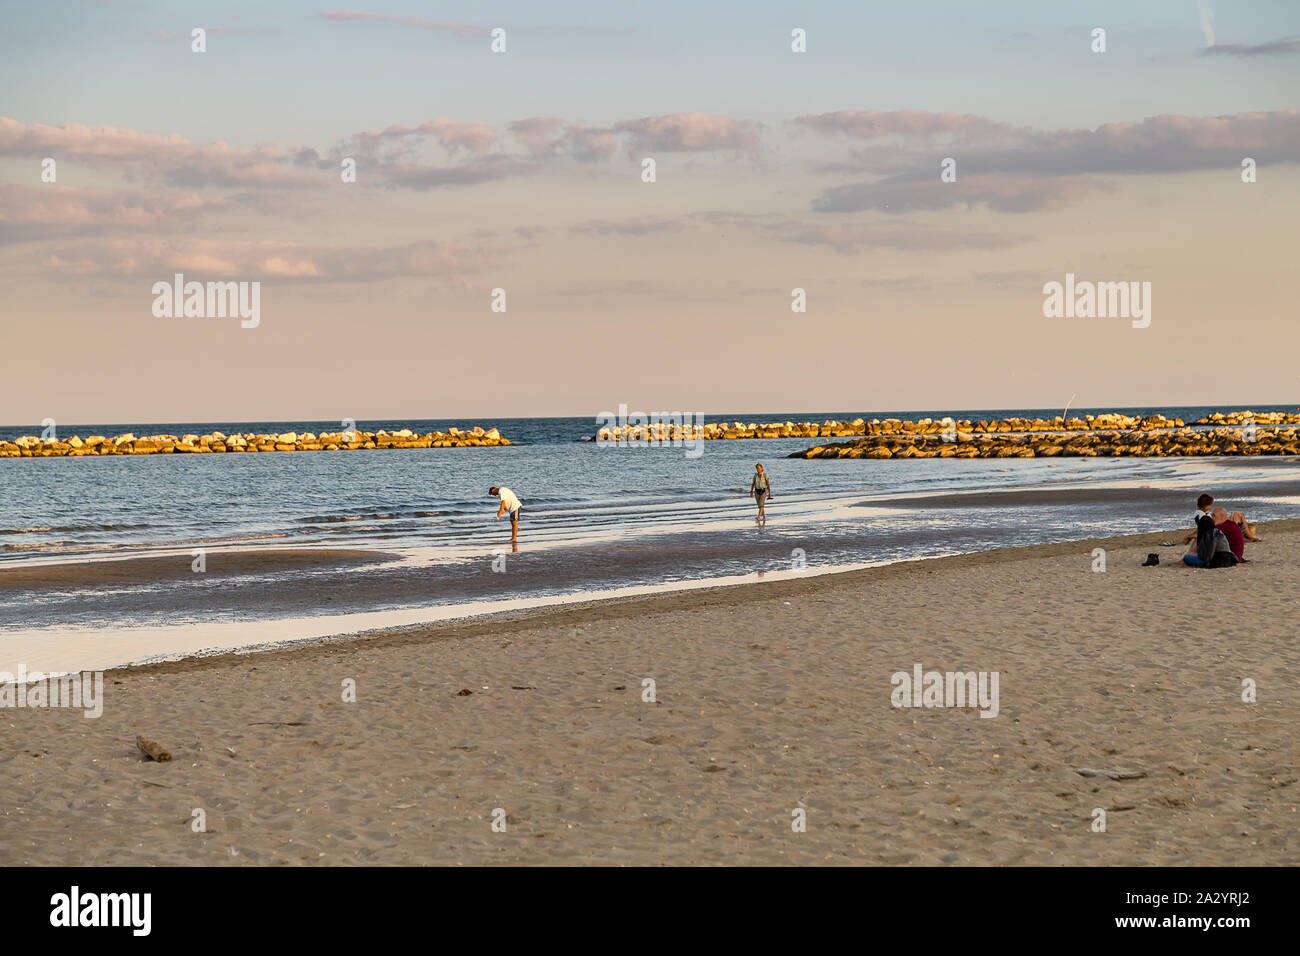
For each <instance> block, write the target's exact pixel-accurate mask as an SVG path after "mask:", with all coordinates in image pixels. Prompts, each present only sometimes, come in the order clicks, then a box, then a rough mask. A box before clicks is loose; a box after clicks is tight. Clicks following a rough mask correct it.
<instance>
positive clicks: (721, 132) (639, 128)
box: [614, 113, 760, 152]
mask: <svg viewBox="0 0 1300 956" xmlns="http://www.w3.org/2000/svg"><path fill="white" fill-rule="evenodd" d="M614 129H615V130H616V131H617V132H620V133H627V134H629V135H630V136H631V146H632V149H634V150H642V151H645V150H660V151H663V152H688V151H708V150H737V151H743V152H755V151H757V149H758V145H759V137H758V133H759V129H760V126H759V124H757V123H755V122H752V121H750V120H734V119H730V118H729V117H726V116H710V115H709V114H707V113H673V114H671V115H668V116H649V117H645V118H643V119H635V120H624V121H623V122H621V123H616V124H615V125H614Z"/></svg>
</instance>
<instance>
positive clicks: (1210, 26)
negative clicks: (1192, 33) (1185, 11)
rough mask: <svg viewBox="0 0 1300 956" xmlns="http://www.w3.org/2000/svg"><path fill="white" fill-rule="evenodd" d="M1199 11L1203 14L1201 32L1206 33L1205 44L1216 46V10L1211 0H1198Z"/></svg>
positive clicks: (1207, 46)
mask: <svg viewBox="0 0 1300 956" xmlns="http://www.w3.org/2000/svg"><path fill="white" fill-rule="evenodd" d="M1196 9H1197V12H1198V13H1200V15H1201V33H1203V34H1204V35H1205V46H1206V48H1207V49H1208V48H1209V47H1212V46H1214V10H1213V8H1211V6H1210V3H1209V0H1196Z"/></svg>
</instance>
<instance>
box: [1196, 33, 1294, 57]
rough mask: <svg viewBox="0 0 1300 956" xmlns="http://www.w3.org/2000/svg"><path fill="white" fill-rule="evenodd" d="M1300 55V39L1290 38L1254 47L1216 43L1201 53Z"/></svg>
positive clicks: (1211, 54)
mask: <svg viewBox="0 0 1300 956" xmlns="http://www.w3.org/2000/svg"><path fill="white" fill-rule="evenodd" d="M1295 53H1300V37H1296V36H1289V37H1283V38H1282V39H1280V40H1272V41H1270V42H1268V43H1259V44H1256V45H1254V46H1251V45H1249V44H1244V43H1216V44H1215V45H1214V46H1209V47H1206V48H1205V49H1204V50H1202V51H1201V56H1290V55H1292V54H1295Z"/></svg>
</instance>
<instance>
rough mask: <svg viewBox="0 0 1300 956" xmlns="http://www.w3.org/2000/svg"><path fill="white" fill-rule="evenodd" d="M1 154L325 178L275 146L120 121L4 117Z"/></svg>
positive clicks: (209, 175) (166, 176) (187, 182)
mask: <svg viewBox="0 0 1300 956" xmlns="http://www.w3.org/2000/svg"><path fill="white" fill-rule="evenodd" d="M0 156H30V157H38V158H43V157H46V156H50V157H53V158H55V159H56V160H61V159H64V158H72V159H80V160H83V161H85V162H88V163H91V164H109V163H111V164H119V165H124V166H127V167H130V168H131V170H132V171H133V172H136V173H139V174H143V175H147V176H153V177H157V178H160V179H162V180H164V181H166V182H170V183H173V184H175V185H181V186H189V187H198V186H204V185H218V186H235V185H243V186H249V185H258V186H302V185H307V184H310V183H315V182H319V181H320V178H319V177H318V176H316V175H314V174H312V173H309V172H308V171H306V170H303V169H295V168H293V166H292V165H291V164H288V163H286V162H285V160H286V158H287V154H286V153H285V152H283V151H282V150H280V149H277V148H275V147H271V146H256V147H254V148H252V149H237V148H235V147H232V146H230V145H228V144H226V143H224V142H221V141H218V142H214V143H207V144H204V145H198V144H195V143H192V142H190V141H189V140H187V139H185V138H184V137H182V136H176V135H172V136H155V135H153V134H150V133H140V132H137V131H136V130H132V129H123V128H119V127H115V126H83V125H81V124H80V123H64V124H62V125H60V126H45V125H42V124H32V125H27V124H25V123H21V122H19V121H18V120H16V119H12V118H10V117H0Z"/></svg>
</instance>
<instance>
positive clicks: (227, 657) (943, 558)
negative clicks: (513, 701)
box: [0, 518, 1300, 674]
mask: <svg viewBox="0 0 1300 956" xmlns="http://www.w3.org/2000/svg"><path fill="white" fill-rule="evenodd" d="M1186 532H1187V529H1186V528H1174V529H1165V531H1154V532H1141V533H1136V535H1117V536H1112V537H1100V538H1078V540H1070V541H1053V542H1045V544H1035V545H1011V546H1005V548H991V549H983V550H976V551H963V553H959V554H944V555H936V557H922V558H906V559H901V561H891V562H885V563H880V564H875V566H870V567H861V566H848V567H827V568H823V570H818V568H815V567H813V568H809V571H807V572H805V574H793V572H784V574H783V572H771V575H772V576H771V578H770V579H767V575H766V574H762V572H761V574H758V576H757V579H754V580H728V579H719V580H722V583H715V579H697V580H690V581H681V583H675V584H666V585H646V587H653V588H654V589H653V591H650V592H649V593H643V594H614V596H608V597H594V598H588V597H580V596H573V594H558V596H547V598H539V600H554V602H551V604H545V605H541V606H533V607H508V609H502V610H491V611H480V613H467V614H464V615H458V617H450V618H446V619H441V620H428V622H415V623H409V624H395V626H387V627H385V626H380V627H370V628H364V630H357V631H341V632H337V633H329V635H321V636H313V637H300V639H287V640H285V641H277V643H274V644H270V645H266V646H260V645H253V646H250V648H240V649H234V650H218V652H213V653H200V654H195V656H187V657H183V658H179V659H166V661H142V662H127V663H122V665H116V666H112V667H105V669H104V674H118V672H122V671H131V672H143V671H148V670H149V669H155V667H160V669H170V667H172V666H179V665H185V663H190V662H205V663H211V665H213V666H221V665H224V663H231V662H234V661H235V659H243V658H247V657H248V656H250V654H257V656H265V654H278V653H290V654H292V653H296V652H299V650H303V649H308V648H313V646H325V645H331V644H334V643H346V641H350V640H354V639H355V640H377V639H389V637H391V639H394V641H395V644H396V645H400V644H403V643H404V641H402V640H399V639H400V637H402V636H403V635H407V633H411V632H417V631H430V632H432V633H430V635H428V636H438V635H441V632H443V631H447V632H451V633H448V636H451V637H455V636H459V635H458V633H455V632H456V631H458V630H459V628H472V627H477V626H478V624H482V626H487V627H491V626H495V624H498V623H502V622H510V623H511V624H515V623H516V622H517V623H519V624H520V626H525V627H528V626H533V624H534V623H537V624H549V623H554V622H552V620H550V618H559V617H560V615H563V614H564V613H565V611H573V613H577V614H578V615H580V617H585V615H586V614H588V613H589V611H598V610H601V609H610V610H611V614H612V615H614V617H636V615H637V614H640V613H641V611H643V610H646V611H647V610H653V609H654V607H663V606H664V605H663V598H664V597H673V596H680V594H690V596H694V597H695V598H697V600H698V604H699V605H701V606H712V605H716V604H731V602H732V601H733V600H735V597H733V596H732V594H731V592H733V591H740V592H741V593H738V594H737V596H738V597H745V594H744V589H749V588H768V589H779V592H771V593H768V592H763V596H764V597H779V598H785V597H789V596H801V594H805V593H807V592H809V591H815V589H818V588H819V587H822V584H823V580H824V579H836V581H835V583H836V584H841V583H842V584H844V585H846V587H849V585H857V584H870V583H878V581H888V580H891V579H893V578H894V576H909V575H911V574H915V572H917V571H918V570H924V571H926V572H928V574H941V572H945V571H949V570H953V568H958V567H979V566H982V564H985V563H991V564H992V563H1000V562H1001V561H1004V559H1008V558H1021V559H1032V558H1057V557H1062V555H1067V554H1080V553H1087V554H1088V555H1089V561H1091V551H1092V549H1095V548H1102V549H1108V550H1109V549H1125V550H1127V549H1134V548H1153V549H1157V551H1156V553H1161V551H1165V554H1161V561H1162V566H1164V567H1169V566H1170V564H1171V563H1173V562H1170V563H1165V562H1166V561H1169V557H1170V555H1171V554H1175V553H1177V557H1179V558H1180V555H1182V554H1183V551H1186V545H1183V544H1182V542H1180V540H1178V538H1179V536H1180V535H1184V533H1186ZM1257 532H1258V533H1261V536H1271V535H1275V533H1295V532H1300V518H1288V519H1279V520H1274V522H1261V523H1258V525H1257ZM1170 538H1174V540H1175V544H1177V548H1171V546H1169V545H1167V544H1166V542H1167V541H1169V540H1170ZM259 554H261V553H257V551H252V553H246V557H253V555H259ZM329 554H330V551H329V550H328V549H313V550H312V551H311V553H309V557H305V558H304V559H305V561H309V562H312V563H320V562H321V561H322V558H324V557H326V555H329ZM341 554H342V555H344V557H348V558H354V559H356V561H357V562H359V563H368V561H369V559H372V557H373V561H374V562H381V561H387V559H390V558H393V557H394V555H387V554H381V555H372V553H365V551H341ZM354 555H355V557H354ZM277 557H278V555H277ZM130 561H165V559H149V558H139V559H130ZM34 570H35V568H34ZM1178 570H1179V571H1183V570H1187V571H1191V570H1192V568H1182V566H1180V564H1179V566H1178ZM0 578H3V575H0ZM745 578H749V576H748V575H746V576H745ZM755 593H757V592H755ZM623 605H628V606H632V607H633V610H630V611H629V613H628V614H623V613H620V611H617V609H619V607H620V606H623ZM409 610H411V611H412V613H422V611H432V610H434V607H416V609H409ZM3 636H4V632H3V631H0V639H3ZM422 637H424V635H421V639H422ZM164 672H169V671H166V670H165V671H164Z"/></svg>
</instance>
